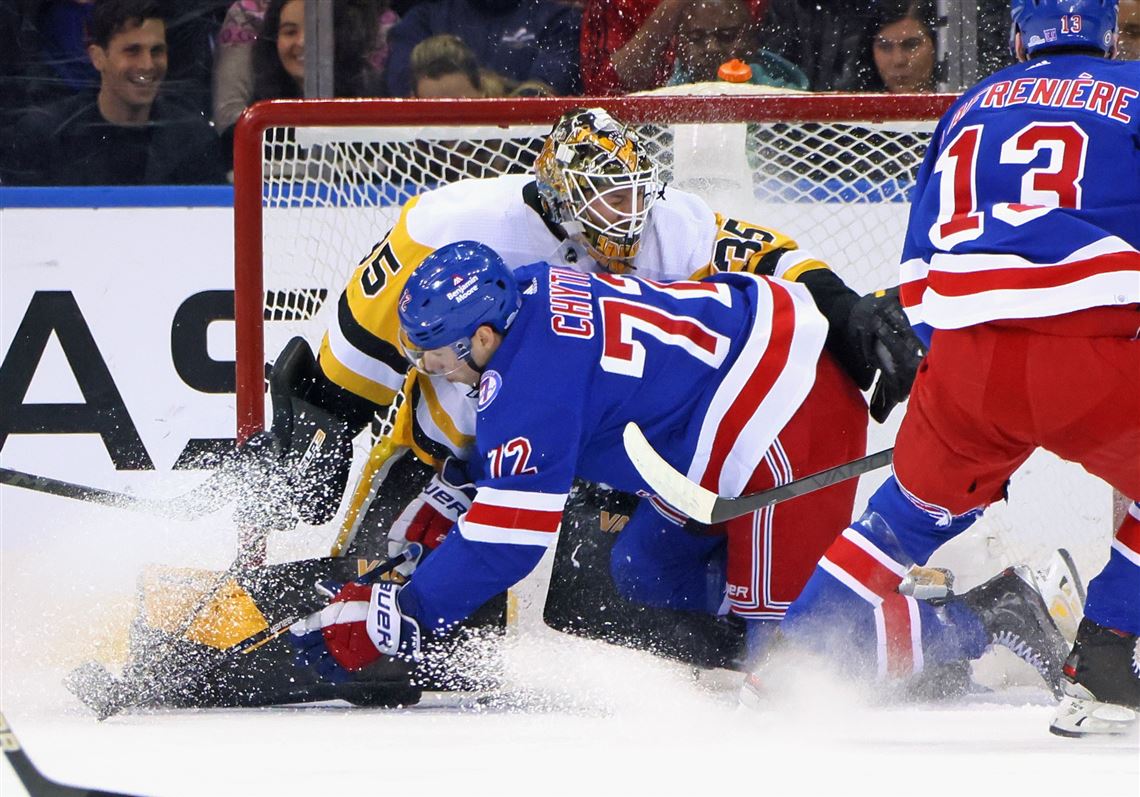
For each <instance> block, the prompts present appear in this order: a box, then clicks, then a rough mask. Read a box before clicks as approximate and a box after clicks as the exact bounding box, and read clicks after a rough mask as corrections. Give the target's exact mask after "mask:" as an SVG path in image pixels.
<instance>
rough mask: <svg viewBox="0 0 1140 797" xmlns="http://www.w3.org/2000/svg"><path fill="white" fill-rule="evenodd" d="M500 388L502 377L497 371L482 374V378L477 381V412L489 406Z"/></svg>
mask: <svg viewBox="0 0 1140 797" xmlns="http://www.w3.org/2000/svg"><path fill="white" fill-rule="evenodd" d="M502 386H503V377H502V376H501V375H500V374H499V372H498V371H486V372H485V373H484V374H483V378H482V379H480V380H479V408H478V409H479V412H482V411H483V410H485V409H487V407H489V406H490V405H491V402H492V401H494V400H495V396H497V395H499V389H500V388H501V387H502Z"/></svg>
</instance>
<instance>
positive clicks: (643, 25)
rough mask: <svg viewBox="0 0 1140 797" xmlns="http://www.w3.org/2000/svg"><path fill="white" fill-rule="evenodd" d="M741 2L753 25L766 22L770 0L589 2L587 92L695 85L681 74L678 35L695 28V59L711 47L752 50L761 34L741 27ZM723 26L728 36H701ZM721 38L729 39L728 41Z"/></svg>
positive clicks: (585, 21)
mask: <svg viewBox="0 0 1140 797" xmlns="http://www.w3.org/2000/svg"><path fill="white" fill-rule="evenodd" d="M741 4H746V6H747V11H748V15H749V22H755V21H757V20H760V19H762V18H763V12H764V9H765V8H766V6H767V0H741V2H737V3H723V4H719V3H712V4H710V3H706V2H704V1H703V0H588V2H587V3H586V9H585V12H584V13H583V17H582V38H581V50H582V55H581V62H582V84H583V87H584V89H585V92H586V93H587V94H620V93H623V92H627V91H642V90H645V89H652V88H657V87H658V86H664V85H666V84H668V83H684V82H691V80H689V79H686V78H687V75H685V74H684V73H682V74H680V75H678V74H677V72H676V69H677V66H678V64H677V57H676V56H677V46H678V43H677V37H678V33H679V28H680V27H681V25H682V23H683V22H684V23H685V24H686V26H688V27H689V28H690V30H691V34H690V37H691V38H693V41H692V44H693V46H692V47H690V48H689V51H690V53H692V54H693V55H694V56H696V54H697V53H696V51H697V50H700V49H702V48H703V46H704V45H705V44H708V45H709V46H710V47H711V48H712V49H714V50H718V51H720V52H724V51H726V50H733V49H740V48H742V47H744V48H748V49H750V48H751V47H752V46H754V45H755V38H754V32H755V31H754V29H753V27H752V25H750V24H744V23H741V24H738V20H739V17H740V14H739V13H738V12H737V10H736V6H738V5H741ZM709 13H712V14H714V15H715V16H716V17H717V22H715V23H712V22H711V21H710V20H708V19H707V18H706V16H707V14H709ZM718 28H723V29H724V30H726V31H727V32H725V33H723V34H719V35H718V34H709V35H708V36H707V37H702V36H701V33H702V32H703V31H706V30H713V29H718ZM731 33H736V34H737V35H730V34H731ZM720 36H723V37H724V39H725V41H723V42H722V41H721V40H720ZM697 38H699V39H700V40H699V41H697V40H696V39H697ZM738 38H739V39H740V40H739V41H737V39H738ZM718 55H719V53H718ZM739 55H740V53H737V54H736V57H739ZM730 57H733V56H730ZM700 60H705V59H700ZM708 60H710V61H711V60H714V57H712V56H710V57H709V58H708ZM724 60H728V59H727V58H725V59H724ZM717 66H719V64H718V65H717ZM699 71H700V72H701V73H702V74H704V75H706V77H695V78H692V80H702V79H710V80H715V79H716V78H715V75H716V71H715V69H714V70H713V72H712V75H713V77H712V78H708V77H707V74H708V72H707V70H705V69H700V70H699Z"/></svg>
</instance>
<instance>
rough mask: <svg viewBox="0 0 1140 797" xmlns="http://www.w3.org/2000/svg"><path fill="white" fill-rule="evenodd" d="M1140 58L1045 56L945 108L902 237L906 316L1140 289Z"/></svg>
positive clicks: (1047, 310) (956, 316)
mask: <svg viewBox="0 0 1140 797" xmlns="http://www.w3.org/2000/svg"><path fill="white" fill-rule="evenodd" d="M1138 248H1140V63H1136V62H1125V61H1109V60H1106V59H1103V58H1096V57H1092V56H1080V55H1064V56H1059V57H1052V58H1050V57H1044V58H1037V59H1034V60H1032V61H1029V62H1026V63H1023V64H1018V65H1016V66H1012V67H1009V68H1008V69H1004V70H1002V71H1000V72H998V73H996V74H995V75H992V76H991V77H989V78H988V79H986V80H985V81H983V82H982V83H980V84H978V85H977V86H975V87H974V88H973V89H971V90H970V91H968V92H967V93H966V94H964V95H963V96H962V98H961V99H960V100H959V101H958V102H957V103H956V104H955V105H954V106H953V107H951V109H950V110H949V111H948V112H947V113H946V115H945V116H944V117H943V119H942V121H941V122H940V123H939V125H938V128H937V129H936V130H935V133H934V137H933V139H932V141H931V145H930V148H929V150H928V151H927V155H926V160H925V161H924V163H923V165H922V169H921V170H920V172H919V175H918V182H917V185H916V188H915V192H914V198H913V202H912V208H911V216H910V224H909V228H908V231H907V238H906V243H905V246H904V251H903V266H902V290H901V298H902V301H903V304H904V305H905V306H907V307H908V310H909V312H910V314H911V318H912V320H921V321H925V322H927V323H929V324H930V325H931V326H934V327H941V328H958V327H964V326H969V325H971V324H977V323H982V322H985V321H990V320H996V319H1002V318H1035V317H1043V316H1052V315H1059V314H1062V313H1067V312H1071V311H1074V310H1080V309H1084V308H1088V307H1097V306H1104V305H1114V304H1117V305H1119V304H1131V303H1134V302H1137V301H1140V252H1138V251H1137V250H1138Z"/></svg>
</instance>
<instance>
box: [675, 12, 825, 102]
mask: <svg viewBox="0 0 1140 797" xmlns="http://www.w3.org/2000/svg"><path fill="white" fill-rule="evenodd" d="M757 28H758V25H757V24H756V22H755V21H754V20H753V19H752V16H751V14H750V11H749V7H748V3H747V1H746V0H696V1H695V2H693V3H691V5H690V6H689V7H688V9H686V11H685V12H684V13H683V14H682V15H681V20H680V22H679V24H678V25H677V33H676V50H677V55H676V58H675V63H674V65H673V74H672V76H671V77H670V78H669V81H668V84H669V85H672V86H676V85H681V84H685V83H700V82H705V81H713V80H717V79H718V72H719V70H720V67H721V66H722V65H723V64H725V63H726V62H728V61H731V60H733V59H738V60H740V61H743V62H745V63H747V64H748V67H749V69H748V74H750V77H749V78H748V80H747V81H746V82H750V83H755V84H759V85H768V86H782V87H786V88H797V89H806V88H807V86H808V80H807V75H805V74H804V73H803V72H802V71H800V69H799V68H798V67H797V66H796V65H795V64H793V63H791V62H790V61H788V60H786V59H784V58H782V57H780V56H778V55H776V54H775V53H771V52H768V51H767V50H762V49H760V47H758V46H757V44H756V33H757Z"/></svg>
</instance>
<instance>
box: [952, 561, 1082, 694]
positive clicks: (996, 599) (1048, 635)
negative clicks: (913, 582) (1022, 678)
mask: <svg viewBox="0 0 1140 797" xmlns="http://www.w3.org/2000/svg"><path fill="white" fill-rule="evenodd" d="M956 600H960V601H961V602H962V603H964V604H965V605H966V606H967V607H969V608H970V609H971V610H973V612H974V613H975V614H977V616H978V618H979V619H980V620H981V621H982V625H983V626H984V627H985V629H986V633H988V634H989V635H990V644H991V645H1001V646H1003V647H1006V648H1009V649H1010V650H1011V651H1013V653H1014V654H1015V655H1016V656H1017V657H1018V658H1020V659H1022V660H1023V661H1025V662H1027V663H1028V664H1030V665H1031V666H1032V667H1033V668H1034V669H1035V670H1037V672H1038V673H1039V674H1040V675H1041V677H1042V679H1044V681H1045V683H1046V684H1048V686H1049V688H1050V689H1051V690H1052V691H1053V694H1054V695H1055V696H1056V697H1057V699H1058V700H1060V699H1061V698H1062V697H1063V696H1064V692H1063V690H1062V682H1063V681H1064V678H1063V676H1062V674H1061V666H1062V663H1063V662H1064V661H1065V653H1066V651H1067V650H1068V644H1067V643H1066V642H1065V638H1064V637H1063V636H1062V635H1061V632H1060V630H1059V629H1058V628H1057V624H1056V622H1054V620H1053V617H1052V615H1050V613H1049V607H1048V606H1047V605H1046V602H1045V598H1044V597H1043V596H1042V592H1041V587H1040V586H1039V585H1038V581H1037V578H1036V576H1035V575H1034V573H1033V571H1032V570H1030V569H1029V568H1028V567H1025V566H1024V565H1014V566H1013V567H1007V568H1006V569H1005V570H1003V571H1002V572H1001V573H1000V574H999V575H997V576H995V577H994V578H991V579H990V580H989V581H987V582H986V583H984V584H982V585H981V586H978V587H974V589H972V590H970V591H969V592H966V593H963V594H962V595H961V596H960V597H959V598H957V599H956Z"/></svg>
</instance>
